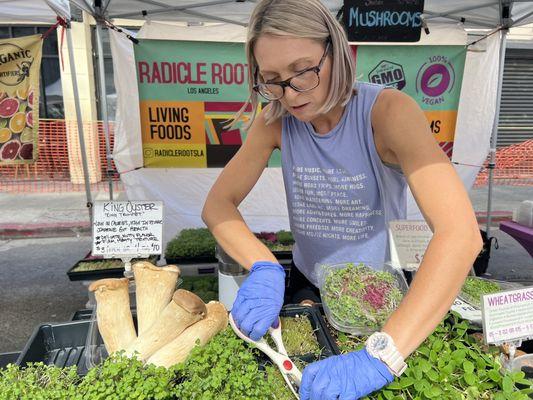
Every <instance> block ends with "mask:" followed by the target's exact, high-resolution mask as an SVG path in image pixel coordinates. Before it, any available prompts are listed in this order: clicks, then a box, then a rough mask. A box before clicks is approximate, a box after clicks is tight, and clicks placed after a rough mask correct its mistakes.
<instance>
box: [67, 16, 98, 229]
mask: <svg viewBox="0 0 533 400" xmlns="http://www.w3.org/2000/svg"><path fill="white" fill-rule="evenodd" d="M66 30H67V46H68V58H69V64H70V74H71V75H72V90H73V93H74V105H75V106H76V122H77V124H78V138H79V141H80V152H81V161H82V165H83V178H84V180H85V194H86V196H87V208H88V211H89V220H90V222H91V226H93V213H92V205H93V201H92V196H91V185H90V182H89V167H88V164H87V153H86V150H85V138H84V136H85V135H84V133H83V121H82V119H81V118H82V117H81V107H80V96H79V93H78V81H77V79H76V66H75V61H74V48H73V46H72V34H71V25H70V22H69V24H68V27H67V28H66Z"/></svg>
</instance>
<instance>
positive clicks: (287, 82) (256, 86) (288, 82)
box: [252, 39, 331, 101]
mask: <svg viewBox="0 0 533 400" xmlns="http://www.w3.org/2000/svg"><path fill="white" fill-rule="evenodd" d="M330 44H331V40H329V39H328V41H327V42H326V48H325V49H324V54H322V57H321V58H320V61H319V63H318V65H315V66H314V67H309V68H306V69H304V70H303V71H300V72H298V73H297V74H296V75H293V76H291V77H290V78H288V79H285V80H284V81H280V82H269V83H264V82H262V83H257V77H258V74H259V67H256V69H255V72H254V82H256V83H255V84H254V86H253V88H252V89H253V90H254V91H255V92H257V93H259V94H260V95H261V96H262V97H263V98H265V99H266V100H268V101H276V100H279V99H281V98H283V96H285V88H286V87H287V86H290V87H291V88H292V89H293V90H295V91H297V92H300V93H302V92H308V91H310V90H313V89H316V88H317V87H318V86H319V85H320V70H321V69H322V66H323V64H324V61H325V60H326V57H327V55H328V52H329V45H330ZM309 71H313V72H314V73H315V74H316V76H317V78H318V82H317V84H316V86H314V87H312V88H309V89H305V90H302V89H299V88H297V87H294V86H293V85H291V81H292V80H293V79H294V78H297V77H299V76H301V75H303V74H305V73H307V72H309ZM262 85H278V86H281V89H282V94H281V96H280V97H278V98H275V99H269V98H268V97H266V96H265V95H263V94H262V93H261V91H260V89H259V88H260V86H262Z"/></svg>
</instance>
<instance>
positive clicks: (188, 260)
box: [165, 255, 218, 265]
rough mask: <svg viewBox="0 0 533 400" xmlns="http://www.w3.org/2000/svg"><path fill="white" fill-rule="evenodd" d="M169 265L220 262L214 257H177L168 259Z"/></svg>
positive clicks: (166, 259)
mask: <svg viewBox="0 0 533 400" xmlns="http://www.w3.org/2000/svg"><path fill="white" fill-rule="evenodd" d="M165 261H166V262H167V264H177V265H179V264H211V263H216V262H218V260H217V258H216V257H215V256H214V255H206V256H196V257H176V258H166V257H165Z"/></svg>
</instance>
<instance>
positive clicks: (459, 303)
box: [451, 298, 482, 325]
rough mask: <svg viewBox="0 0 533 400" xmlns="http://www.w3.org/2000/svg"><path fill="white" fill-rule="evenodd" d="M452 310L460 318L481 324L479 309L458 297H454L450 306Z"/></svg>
mask: <svg viewBox="0 0 533 400" xmlns="http://www.w3.org/2000/svg"><path fill="white" fill-rule="evenodd" d="M451 310H452V311H455V312H456V313H458V314H459V315H460V316H461V317H462V318H464V319H466V320H468V321H471V322H474V323H476V324H479V325H481V323H482V319H481V310H479V309H477V308H476V307H473V306H471V305H470V304H468V303H466V302H464V301H463V300H461V299H460V298H456V299H455V301H454V302H453V304H452V307H451Z"/></svg>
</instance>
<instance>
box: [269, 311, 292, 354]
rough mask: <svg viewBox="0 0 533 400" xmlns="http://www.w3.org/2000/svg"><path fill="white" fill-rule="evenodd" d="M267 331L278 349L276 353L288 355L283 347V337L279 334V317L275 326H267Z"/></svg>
mask: <svg viewBox="0 0 533 400" xmlns="http://www.w3.org/2000/svg"><path fill="white" fill-rule="evenodd" d="M268 333H269V334H270V337H272V340H274V343H275V344H276V347H277V349H278V353H281V354H284V355H286V356H288V353H287V350H286V349H285V345H284V344H283V338H282V336H281V319H280V318H279V317H278V324H277V327H275V328H273V327H270V328H268Z"/></svg>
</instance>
